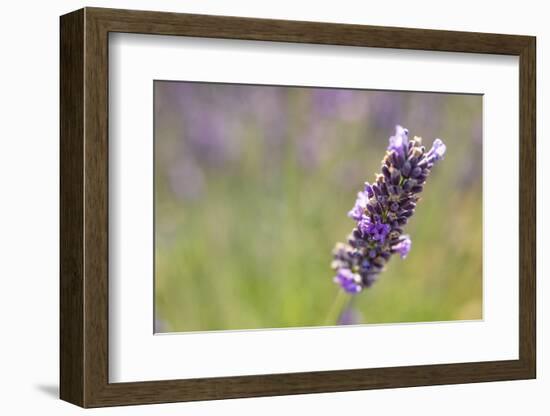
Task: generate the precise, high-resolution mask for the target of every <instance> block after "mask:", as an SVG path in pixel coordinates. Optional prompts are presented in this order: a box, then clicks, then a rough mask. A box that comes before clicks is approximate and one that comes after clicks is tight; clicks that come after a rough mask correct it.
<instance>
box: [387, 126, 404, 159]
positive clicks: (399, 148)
mask: <svg viewBox="0 0 550 416" xmlns="http://www.w3.org/2000/svg"><path fill="white" fill-rule="evenodd" d="M408 142H409V130H407V129H404V128H403V127H401V126H396V127H395V136H391V137H390V145H389V146H388V150H395V151H396V152H397V153H398V154H399V155H401V156H404V155H405V152H406V151H407V145H408Z"/></svg>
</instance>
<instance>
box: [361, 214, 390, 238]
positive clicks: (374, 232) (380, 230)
mask: <svg viewBox="0 0 550 416" xmlns="http://www.w3.org/2000/svg"><path fill="white" fill-rule="evenodd" d="M367 218H368V217H367ZM390 229H391V228H390V226H389V225H388V224H382V223H370V224H369V226H368V227H367V232H366V234H369V236H370V238H371V239H372V240H373V241H378V242H380V243H384V241H385V240H386V236H387V235H388V234H389V232H390Z"/></svg>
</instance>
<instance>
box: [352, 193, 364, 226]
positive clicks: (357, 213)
mask: <svg viewBox="0 0 550 416" xmlns="http://www.w3.org/2000/svg"><path fill="white" fill-rule="evenodd" d="M368 200H369V199H368V197H367V195H366V194H365V193H364V192H358V193H357V200H356V201H355V205H354V206H353V208H352V209H351V210H350V211H349V212H348V217H350V218H353V219H354V220H355V221H359V220H361V218H362V217H363V212H364V211H365V208H366V207H367V202H368Z"/></svg>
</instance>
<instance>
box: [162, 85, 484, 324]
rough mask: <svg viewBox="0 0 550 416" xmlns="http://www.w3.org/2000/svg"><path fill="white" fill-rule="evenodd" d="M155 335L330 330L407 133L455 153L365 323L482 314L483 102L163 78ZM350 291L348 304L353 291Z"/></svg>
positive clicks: (357, 317)
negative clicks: (337, 266) (362, 208)
mask: <svg viewBox="0 0 550 416" xmlns="http://www.w3.org/2000/svg"><path fill="white" fill-rule="evenodd" d="M154 92H155V105H154V107H155V108H154V110H155V314H156V316H155V322H156V328H155V330H156V332H172V331H204V330H222V329H251V328H281V327H294V326H299V327H304V326H317V325H324V324H327V323H331V324H334V322H327V314H329V313H330V309H331V306H332V305H333V302H334V299H335V297H336V295H337V293H338V291H339V287H338V286H337V285H335V284H334V283H333V282H332V277H333V275H334V273H333V271H332V270H331V268H330V262H331V251H332V249H333V247H334V245H335V243H336V242H338V241H343V242H345V241H346V237H347V235H348V234H349V232H350V231H351V230H352V228H353V227H354V222H353V221H352V220H351V219H349V218H348V217H347V215H346V214H347V212H348V210H349V209H350V208H351V207H352V206H353V204H354V202H355V197H356V194H357V192H358V191H359V190H361V189H362V187H363V183H364V182H365V180H369V181H372V180H373V179H374V174H375V172H378V171H379V169H380V161H381V159H382V157H383V155H384V152H385V149H386V147H387V144H388V137H389V136H391V135H392V134H393V133H394V128H395V125H396V124H401V125H403V126H404V127H406V128H408V129H409V131H410V134H411V137H412V136H414V135H417V136H422V137H423V140H424V144H425V145H426V146H427V147H429V146H431V143H432V141H433V139H435V138H436V137H439V138H441V139H442V140H443V141H444V142H445V143H446V145H447V154H446V158H445V160H444V161H443V162H441V163H440V164H438V165H437V166H436V168H434V171H433V172H432V175H431V176H430V177H429V178H428V181H427V184H426V187H425V190H424V192H423V194H422V200H421V201H420V203H419V204H418V207H417V210H416V213H415V215H414V217H413V218H412V219H411V221H410V222H409V224H408V225H407V227H406V230H405V232H406V233H408V234H410V236H411V239H412V242H413V244H412V250H411V252H410V254H409V256H408V257H407V258H406V259H405V260H401V259H400V258H399V257H398V256H394V257H393V258H392V259H391V260H390V261H389V263H388V265H387V269H386V271H385V272H384V273H383V274H382V275H381V276H380V279H379V281H378V282H377V283H376V284H375V285H374V286H373V287H372V288H370V289H368V290H365V291H363V292H362V293H361V294H359V295H356V296H355V297H354V300H353V310H350V311H348V312H350V313H351V315H353V322H354V323H397V322H425V321H446V320H468V319H480V318H482V138H481V135H482V97H481V96H479V95H462V94H441V93H416V92H414V93H413V92H391V91H367V90H341V89H327V88H298V87H280V86H255V85H234V84H215V83H190V82H170V81H155V83H154ZM348 296H349V295H348Z"/></svg>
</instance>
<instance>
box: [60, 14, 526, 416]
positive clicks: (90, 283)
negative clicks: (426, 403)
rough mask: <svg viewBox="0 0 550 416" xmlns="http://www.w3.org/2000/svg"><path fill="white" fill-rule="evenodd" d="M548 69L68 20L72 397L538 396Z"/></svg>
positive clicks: (437, 34) (313, 34)
mask: <svg viewBox="0 0 550 416" xmlns="http://www.w3.org/2000/svg"><path fill="white" fill-rule="evenodd" d="M535 49H536V47H535V38H534V37H530V36H517V35H500V34H486V33H467V32H451V31H435V30H422V29H404V28H391V27H375V26H361V25H342V24H327V23H315V22H296V21H283V20H268V19H251V18H240V17H226V16H206V15H189V14H176V13H160V12H146V11H129V10H113V9H99V8H85V9H81V10H78V11H75V12H72V13H70V14H67V15H65V16H62V17H61V51H60V52H61V95H60V97H61V129H60V131H61V273H60V274H61V276H60V278H61V288H60V290H61V293H60V295H61V296H60V297H61V304H60V324H61V333H60V341H61V343H60V344H61V347H60V359H61V363H60V371H61V386H60V395H61V398H62V399H63V400H66V401H69V402H71V403H74V404H77V405H79V406H82V407H101V406H115V405H129V404H146V403H163V402H177V401H190V400H212V399H224V398H237V397H256V396H268V395H285V394H303V393H319V392H336V391H350V390H362V389H376V388H396V387H409V386H423V385H435V384H455V383H471V382H484V381H499V380H517V379H528V378H534V377H535V376H536V348H535V344H536V342H535V341H536V334H535V244H536V243H535V242H536V235H535V218H536V211H535V200H536V191H535V186H534V184H535V180H536V178H535V160H536V148H535V114H536V111H535V106H536V105H535V104H536V97H535Z"/></svg>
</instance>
